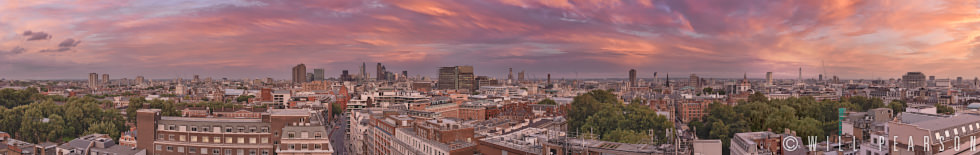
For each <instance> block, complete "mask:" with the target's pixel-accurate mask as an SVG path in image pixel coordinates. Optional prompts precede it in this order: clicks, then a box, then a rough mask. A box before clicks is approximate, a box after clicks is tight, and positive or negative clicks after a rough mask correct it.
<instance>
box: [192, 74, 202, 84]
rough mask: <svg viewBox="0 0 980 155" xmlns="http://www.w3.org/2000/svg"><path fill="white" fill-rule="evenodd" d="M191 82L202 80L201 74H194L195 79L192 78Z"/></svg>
mask: <svg viewBox="0 0 980 155" xmlns="http://www.w3.org/2000/svg"><path fill="white" fill-rule="evenodd" d="M191 82H192V83H198V82H201V76H200V75H194V80H191Z"/></svg>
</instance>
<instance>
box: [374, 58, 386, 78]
mask: <svg viewBox="0 0 980 155" xmlns="http://www.w3.org/2000/svg"><path fill="white" fill-rule="evenodd" d="M376 71H377V74H376V75H378V77H377V79H375V80H378V81H381V80H384V79H385V69H384V68H383V66H381V63H380V62H379V63H378V69H377V70H376Z"/></svg>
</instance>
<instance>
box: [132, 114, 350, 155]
mask: <svg viewBox="0 0 980 155" xmlns="http://www.w3.org/2000/svg"><path fill="white" fill-rule="evenodd" d="M137 120H138V121H137V124H136V128H137V129H136V130H137V137H136V141H137V148H139V149H146V154H149V155H177V154H224V155H230V154H237V155H246V154H247V155H270V154H286V155H329V154H333V149H331V148H332V147H330V141H329V139H328V138H327V135H328V134H329V133H327V132H326V129H325V128H326V127H325V126H324V124H323V123H326V122H324V119H323V118H322V117H321V115H320V114H319V113H318V112H317V111H313V110H306V109H271V110H268V111H267V112H260V118H214V117H169V116H161V114H160V110H159V109H141V110H138V111H137Z"/></svg>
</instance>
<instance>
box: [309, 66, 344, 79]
mask: <svg viewBox="0 0 980 155" xmlns="http://www.w3.org/2000/svg"><path fill="white" fill-rule="evenodd" d="M344 72H347V70H344ZM345 74H346V73H345ZM323 79H324V78H323V68H316V69H313V81H323Z"/></svg>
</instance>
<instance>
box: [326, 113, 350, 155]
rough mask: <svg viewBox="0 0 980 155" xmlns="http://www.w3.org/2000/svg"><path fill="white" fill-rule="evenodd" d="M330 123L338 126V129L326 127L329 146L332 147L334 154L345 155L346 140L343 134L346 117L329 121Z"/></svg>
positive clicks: (345, 128)
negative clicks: (328, 130) (328, 134)
mask: <svg viewBox="0 0 980 155" xmlns="http://www.w3.org/2000/svg"><path fill="white" fill-rule="evenodd" d="M338 121H339V122H338ZM331 123H332V124H334V125H339V126H340V128H334V127H335V126H328V128H329V129H330V144H331V145H333V149H334V154H336V155H345V154H347V147H346V145H345V144H344V141H345V140H346V138H345V137H346V136H345V134H346V133H345V132H346V131H347V116H340V117H339V118H337V120H334V121H331Z"/></svg>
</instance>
